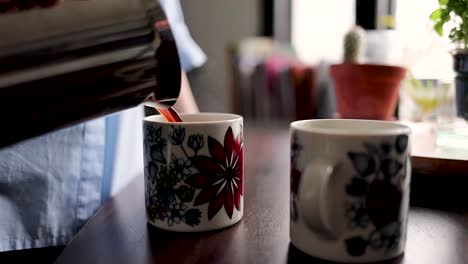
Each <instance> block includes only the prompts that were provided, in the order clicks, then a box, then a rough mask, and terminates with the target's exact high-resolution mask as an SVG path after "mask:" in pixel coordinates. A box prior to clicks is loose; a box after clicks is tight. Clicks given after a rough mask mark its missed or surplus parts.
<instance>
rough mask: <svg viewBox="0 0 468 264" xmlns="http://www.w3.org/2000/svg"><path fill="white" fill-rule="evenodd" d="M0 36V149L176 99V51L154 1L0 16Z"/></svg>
mask: <svg viewBox="0 0 468 264" xmlns="http://www.w3.org/2000/svg"><path fill="white" fill-rule="evenodd" d="M0 36H1V37H0V122H1V123H2V125H1V131H2V132H1V137H0V147H4V146H7V145H9V144H12V143H15V142H18V141H20V140H23V139H26V138H30V137H34V136H37V135H40V134H43V133H46V132H49V131H52V130H55V129H59V128H63V127H66V126H69V125H72V124H76V123H79V122H82V121H85V120H88V119H91V118H95V117H98V116H102V115H106V114H110V113H113V112H116V111H119V110H123V109H126V108H130V107H132V106H136V105H138V104H140V103H142V102H144V101H145V100H152V101H153V102H155V103H156V106H158V107H170V106H172V105H173V104H174V103H175V101H176V99H177V97H178V95H179V91H180V82H181V70H180V62H179V57H178V53H177V48H176V45H175V41H174V38H173V35H172V32H171V28H170V26H169V23H168V20H167V19H166V16H165V14H164V12H163V10H162V9H161V6H160V5H159V3H158V2H157V1H156V0H99V1H64V3H63V4H62V5H60V6H58V7H54V8H49V9H37V10H30V11H24V12H15V13H12V14H6V15H0Z"/></svg>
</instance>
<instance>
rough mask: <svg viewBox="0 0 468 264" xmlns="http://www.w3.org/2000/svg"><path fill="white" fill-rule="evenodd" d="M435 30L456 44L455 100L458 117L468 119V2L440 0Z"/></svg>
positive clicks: (432, 16)
mask: <svg viewBox="0 0 468 264" xmlns="http://www.w3.org/2000/svg"><path fill="white" fill-rule="evenodd" d="M430 18H431V20H432V21H433V22H434V29H435V31H436V32H437V33H438V34H439V35H440V36H443V35H444V27H445V26H446V27H445V28H447V27H448V28H449V29H450V31H449V34H448V37H449V39H450V41H451V42H452V43H453V44H454V49H453V51H452V54H453V68H454V70H455V73H456V77H455V98H456V106H457V113H458V116H460V117H463V118H465V119H468V0H439V8H438V9H436V10H435V11H434V12H432V14H431V16H430Z"/></svg>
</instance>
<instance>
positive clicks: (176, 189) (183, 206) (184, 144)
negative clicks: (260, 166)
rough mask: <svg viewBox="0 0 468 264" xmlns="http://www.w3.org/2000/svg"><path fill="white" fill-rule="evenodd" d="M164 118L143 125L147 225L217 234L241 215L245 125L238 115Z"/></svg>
mask: <svg viewBox="0 0 468 264" xmlns="http://www.w3.org/2000/svg"><path fill="white" fill-rule="evenodd" d="M181 117H182V120H183V121H184V122H181V123H168V122H166V121H165V120H164V118H163V117H161V116H150V117H146V118H145V120H144V122H143V133H144V162H145V205H146V216H147V220H148V223H150V224H152V225H153V226H156V227H158V228H161V229H165V230H169V231H181V232H198V231H208V230H215V229H219V228H223V227H228V226H231V225H233V224H235V223H237V222H238V221H239V220H240V219H241V218H242V215H243V210H244V208H243V202H244V198H243V197H244V196H243V195H244V193H243V189H244V188H243V186H244V185H243V184H244V182H243V178H244V174H243V173H244V165H243V157H244V155H243V150H244V145H243V119H242V117H241V116H238V115H234V114H216V113H200V114H188V115H181Z"/></svg>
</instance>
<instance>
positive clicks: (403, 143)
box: [345, 135, 409, 256]
mask: <svg viewBox="0 0 468 264" xmlns="http://www.w3.org/2000/svg"><path fill="white" fill-rule="evenodd" d="M407 145H408V136H407V135H400V136H397V137H396V139H395V141H394V142H382V143H381V144H380V145H379V144H377V145H376V144H369V143H366V144H364V148H363V150H360V151H357V152H354V151H350V152H348V158H349V159H350V161H351V163H352V164H353V167H354V170H355V173H356V174H355V176H353V177H352V179H351V180H350V182H349V183H348V185H347V186H346V190H345V191H346V194H347V197H348V200H347V201H346V217H347V219H348V221H349V228H350V229H351V230H354V229H362V230H368V229H369V228H370V229H372V231H371V232H370V233H369V234H368V235H367V236H353V237H350V238H348V239H346V240H345V246H346V248H347V251H348V254H350V255H351V256H361V255H363V254H365V252H366V250H367V248H371V249H372V250H385V251H386V252H390V251H391V250H393V249H395V248H397V246H398V245H399V244H400V242H401V239H402V237H403V233H404V230H403V227H404V225H403V223H405V219H403V215H402V214H401V206H402V203H403V184H404V179H405V177H406V167H407V166H408V165H409V164H407V160H408V157H407V156H404V155H405V154H404V153H405V151H406V149H407ZM406 155H408V154H406ZM402 161H404V162H402Z"/></svg>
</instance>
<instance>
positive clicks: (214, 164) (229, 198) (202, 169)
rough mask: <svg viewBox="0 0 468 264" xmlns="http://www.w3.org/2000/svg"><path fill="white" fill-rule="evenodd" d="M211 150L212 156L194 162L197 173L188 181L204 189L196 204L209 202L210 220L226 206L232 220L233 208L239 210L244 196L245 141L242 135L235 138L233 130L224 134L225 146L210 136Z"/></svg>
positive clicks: (199, 194)
mask: <svg viewBox="0 0 468 264" xmlns="http://www.w3.org/2000/svg"><path fill="white" fill-rule="evenodd" d="M208 150H209V152H210V155H211V157H208V156H204V155H200V156H196V157H194V158H193V159H192V163H193V165H194V167H195V168H197V169H198V171H199V172H198V173H195V174H193V175H192V176H191V177H190V178H189V179H188V180H187V181H186V182H187V184H189V185H190V186H192V187H193V188H197V189H202V190H201V191H200V193H198V195H197V197H196V198H195V201H194V205H195V206H197V205H202V204H206V203H209V206H208V219H209V220H211V219H212V218H213V217H214V216H215V215H216V214H217V213H218V212H219V210H220V209H221V208H222V207H224V209H225V210H226V213H227V215H228V216H229V218H232V214H233V211H234V207H235V208H236V209H237V210H239V211H240V209H241V196H242V195H243V142H242V139H241V138H240V136H238V137H237V139H235V138H234V134H233V132H232V129H231V128H230V127H229V129H228V130H227V131H226V134H225V135H224V147H223V145H221V143H220V142H219V141H217V140H216V139H214V138H212V137H210V136H208Z"/></svg>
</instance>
